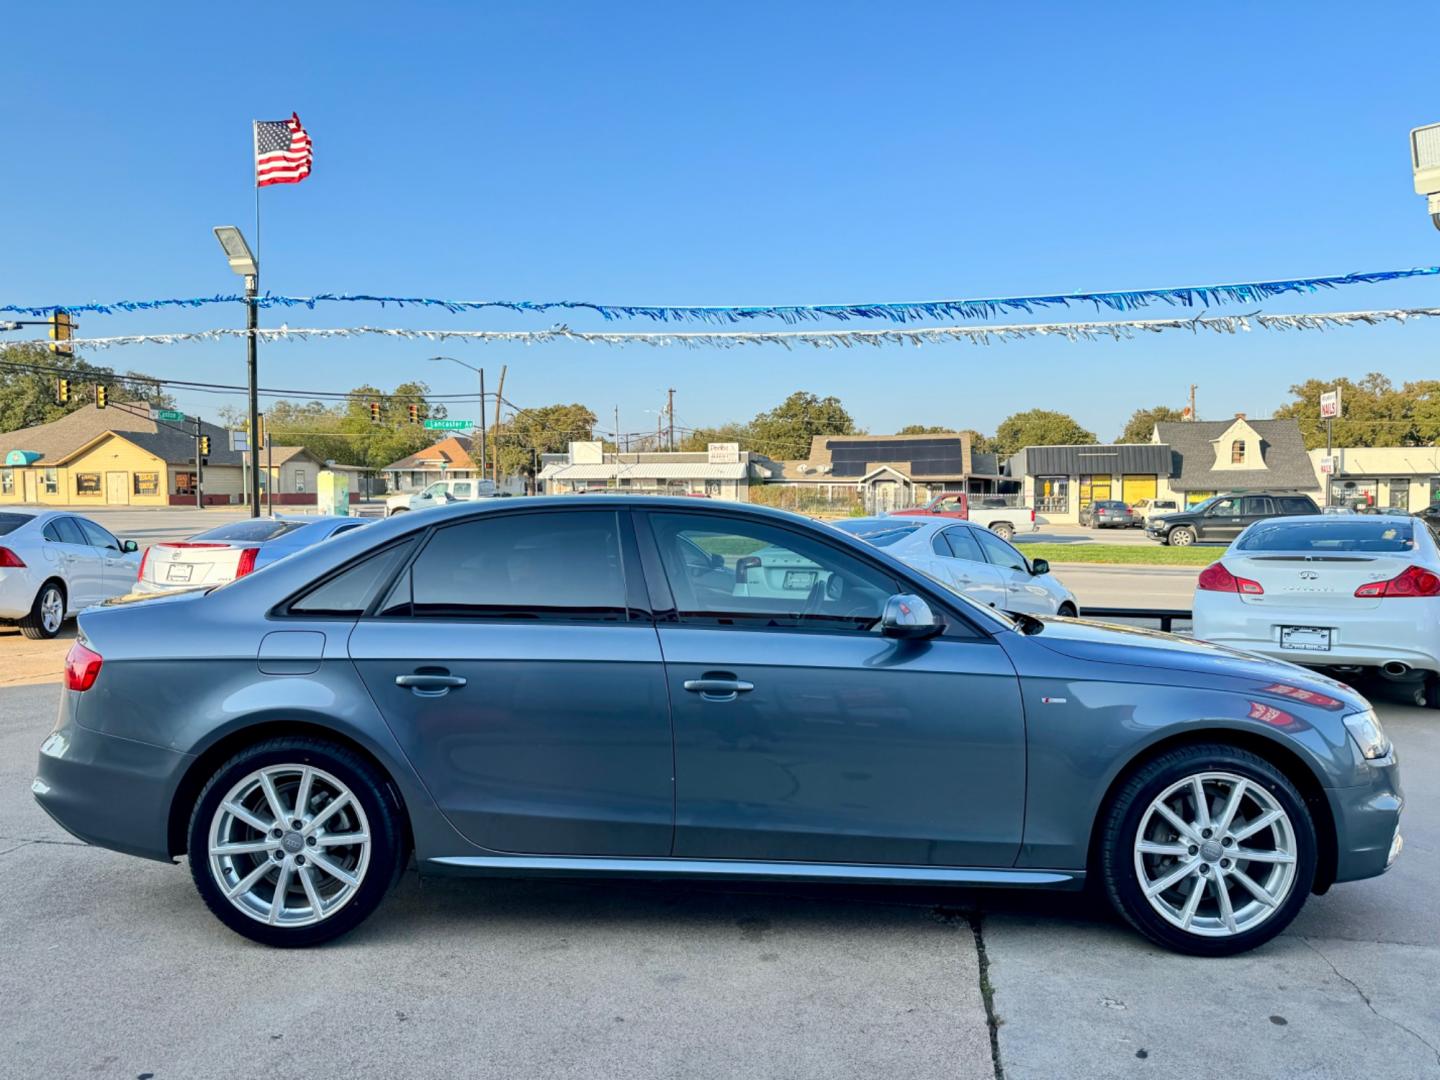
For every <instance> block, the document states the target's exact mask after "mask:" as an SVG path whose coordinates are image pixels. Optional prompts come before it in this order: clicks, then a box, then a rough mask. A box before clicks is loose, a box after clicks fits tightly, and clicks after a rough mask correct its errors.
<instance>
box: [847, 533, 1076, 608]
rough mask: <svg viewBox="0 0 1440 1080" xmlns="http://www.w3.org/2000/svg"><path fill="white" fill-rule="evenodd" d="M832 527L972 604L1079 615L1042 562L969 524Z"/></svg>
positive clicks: (1067, 592)
mask: <svg viewBox="0 0 1440 1080" xmlns="http://www.w3.org/2000/svg"><path fill="white" fill-rule="evenodd" d="M833 524H834V526H835V528H837V529H839V530H841V531H842V532H847V533H849V534H850V535H851V536H858V537H859V538H860V539H861V540H864V541H865V542H866V543H867V544H874V545H875V546H876V547H880V548H884V549H885V551H886V553H887V554H889V555H891V556H892V557H894V558H896V559H899V560H900V561H901V562H903V563H905V564H906V565H907V566H913V567H914V568H915V569H916V570H919V571H920V572H921V573H923V574H926V575H928V576H929V577H932V578H934V579H935V580H936V581H939V582H940V583H941V584H943V585H946V586H949V587H950V588H952V589H957V590H959V591H960V592H962V593H964V594H965V595H966V596H968V597H969V598H970V599H972V600H974V601H975V602H976V603H979V604H985V605H987V606H989V607H994V608H999V609H1000V610H1001V611H1012V612H1015V611H1018V612H1025V613H1028V614H1031V615H1068V616H1073V615H1076V614H1078V613H1079V605H1078V604H1077V603H1076V601H1075V594H1074V593H1072V592H1071V591H1070V590H1069V589H1067V588H1065V586H1064V585H1062V584H1061V583H1060V582H1059V580H1057V579H1056V578H1055V577H1054V576H1052V575H1051V573H1050V564H1049V563H1048V562H1046V561H1045V560H1044V559H1035V560H1030V559H1027V558H1026V557H1025V556H1024V555H1022V554H1021V553H1020V551H1019V550H1018V549H1017V548H1015V547H1013V546H1011V545H1010V544H1008V543H1006V542H1005V541H1004V540H1002V539H1000V538H999V537H998V536H996V535H995V534H994V533H992V532H991V531H990V530H988V529H985V528H982V527H980V526H977V525H975V524H974V523H973V522H968V521H944V520H942V521H896V520H895V519H894V518H893V517H872V518H847V519H845V520H842V521H836V522H833Z"/></svg>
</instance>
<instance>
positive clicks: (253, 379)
mask: <svg viewBox="0 0 1440 1080" xmlns="http://www.w3.org/2000/svg"><path fill="white" fill-rule="evenodd" d="M259 294H260V267H259V265H258V264H257V265H256V267H255V273H253V274H246V275H245V307H246V316H245V328H246V329H247V330H249V331H250V332H249V334H247V335H246V354H247V355H246V366H247V368H248V369H249V376H250V516H251V517H252V518H258V517H259V516H260V445H259V438H260V389H259V380H260V363H259V358H258V356H257V346H258V345H259V341H258V340H257V339H258V337H259V335H258V334H256V333H255V331H256V329H258V328H259V326H260V305H259V304H258V303H256V298H257V297H258V296H259Z"/></svg>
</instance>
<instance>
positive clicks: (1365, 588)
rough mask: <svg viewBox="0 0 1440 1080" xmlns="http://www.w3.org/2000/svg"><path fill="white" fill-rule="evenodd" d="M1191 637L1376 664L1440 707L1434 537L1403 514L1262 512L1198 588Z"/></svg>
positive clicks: (1293, 655)
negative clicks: (1265, 514) (1413, 684)
mask: <svg viewBox="0 0 1440 1080" xmlns="http://www.w3.org/2000/svg"><path fill="white" fill-rule="evenodd" d="M1194 609H1195V636H1196V637H1199V638H1204V639H1205V640H1207V641H1213V642H1217V643H1219V644H1222V645H1231V646H1234V647H1236V648H1240V649H1245V650H1247V651H1249V652H1255V653H1261V654H1263V655H1265V656H1271V657H1276V658H1279V659H1282V660H1289V661H1292V662H1293V663H1297V664H1304V665H1306V666H1307V667H1338V668H1376V669H1379V670H1380V671H1382V672H1384V674H1385V675H1387V676H1389V677H1390V678H1392V679H1400V680H1411V681H1415V682H1416V683H1417V684H1420V685H1423V697H1424V698H1425V699H1426V704H1428V705H1430V706H1431V707H1432V708H1440V545H1437V543H1436V539H1435V534H1434V533H1432V532H1431V531H1430V530H1429V529H1428V528H1426V527H1425V526H1424V525H1423V524H1422V523H1421V522H1420V521H1419V520H1418V519H1416V518H1413V517H1409V516H1404V517H1401V516H1379V515H1370V514H1360V515H1350V514H1346V515H1333V514H1332V515H1309V516H1306V517H1287V518H1271V519H1269V520H1266V521H1258V522H1256V523H1255V524H1253V525H1251V526H1250V527H1249V528H1248V529H1246V530H1245V531H1244V532H1242V533H1241V534H1240V535H1239V536H1238V537H1236V539H1235V542H1234V543H1233V544H1231V545H1230V548H1229V550H1227V551H1226V552H1225V555H1224V557H1223V558H1222V559H1221V560H1220V561H1219V562H1217V563H1213V564H1211V565H1210V566H1209V567H1207V568H1206V569H1205V570H1204V571H1203V572H1202V573H1201V574H1200V579H1199V583H1198V585H1197V586H1196V589H1195V604H1194Z"/></svg>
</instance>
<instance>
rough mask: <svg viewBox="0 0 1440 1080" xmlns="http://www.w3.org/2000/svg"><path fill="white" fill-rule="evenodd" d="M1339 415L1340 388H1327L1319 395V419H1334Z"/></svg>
mask: <svg viewBox="0 0 1440 1080" xmlns="http://www.w3.org/2000/svg"><path fill="white" fill-rule="evenodd" d="M1339 415H1340V388H1339V387H1338V386H1337V387H1336V388H1335V389H1334V390H1327V391H1325V393H1323V394H1321V395H1320V419H1321V420H1334V419H1335V418H1337V417H1338V416H1339Z"/></svg>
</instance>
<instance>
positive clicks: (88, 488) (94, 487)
mask: <svg viewBox="0 0 1440 1080" xmlns="http://www.w3.org/2000/svg"><path fill="white" fill-rule="evenodd" d="M75 494H76V495H99V494H100V474H99V473H98V472H82V473H76V474H75Z"/></svg>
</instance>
